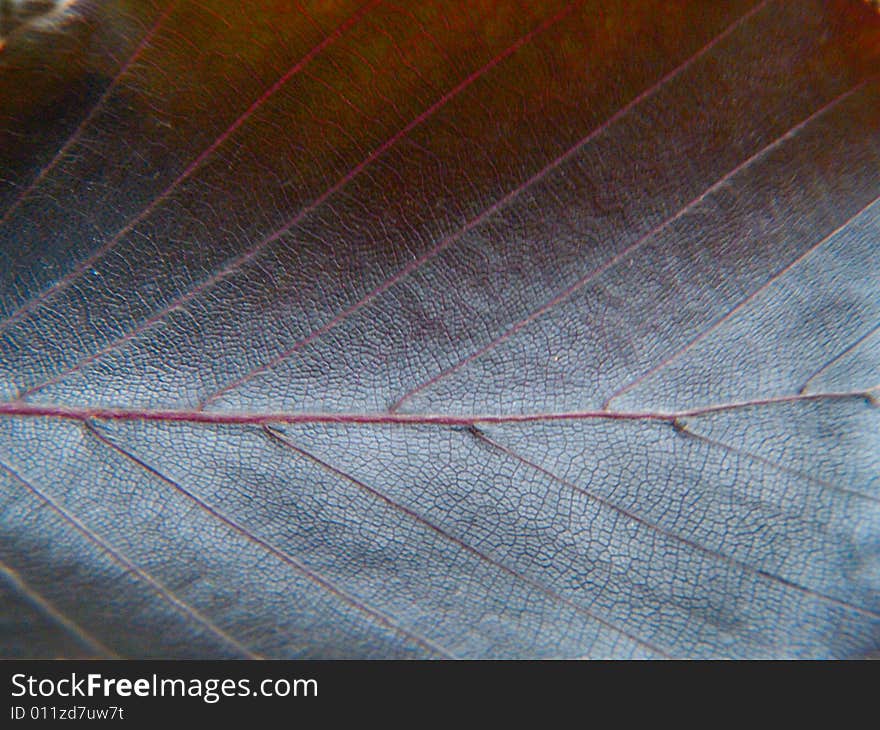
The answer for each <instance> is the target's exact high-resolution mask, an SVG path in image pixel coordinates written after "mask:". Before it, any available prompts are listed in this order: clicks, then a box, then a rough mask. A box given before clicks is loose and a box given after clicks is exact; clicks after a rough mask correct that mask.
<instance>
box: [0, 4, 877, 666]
mask: <svg viewBox="0 0 880 730" xmlns="http://www.w3.org/2000/svg"><path fill="white" fill-rule="evenodd" d="M5 43H6V47H5V50H4V51H3V55H2V56H0V95H2V98H3V100H4V101H3V113H2V125H0V160H2V162H0V169H2V171H3V173H2V179H3V186H2V189H0V211H2V212H0V236H2V240H3V244H2V249H0V253H2V255H0V294H2V298H0V299H2V304H0V316H2V323H0V335H2V336H0V397H2V401H3V402H2V404H0V430H2V441H0V463H2V466H0V484H2V492H0V499H2V502H0V561H2V564H3V566H4V567H3V570H2V573H0V585H2V591H3V592H2V594H0V595H2V603H0V613H2V616H3V621H4V623H3V629H2V631H0V637H2V651H3V655H4V656H89V655H95V656H114V655H116V656H128V657H242V656H264V657H324V658H327V657H355V658H393V657H412V658H418V657H483V658H496V657H499V658H500V657H530V658H545V657H664V656H666V657H804V658H808V657H855V656H863V655H866V654H869V653H871V652H876V651H877V649H878V648H880V477H878V463H880V462H878V455H880V451H878V446H880V440H878V439H880V436H878V434H880V427H878V423H880V419H878V409H877V389H876V386H877V385H878V382H880V380H878V377H877V376H878V371H880V368H878V365H880V335H878V334H877V333H878V329H877V327H878V321H880V298H878V296H877V291H878V286H877V284H878V281H880V279H878V275H880V258H878V256H877V254H876V251H877V245H876V242H877V237H878V232H880V202H877V201H878V196H880V79H878V76H877V68H878V67H880V66H878V60H880V16H878V15H877V13H876V12H875V11H874V10H873V9H872V8H871V7H869V4H867V3H859V2H855V1H853V2H849V1H844V0H839V1H838V0H830V1H829V2H799V3H788V2H749V1H731V2H722V3H693V2H673V3H669V2H664V3H660V2H640V3H632V2H610V3H609V2H605V3H599V2H583V3H572V4H566V3H564V2H553V1H550V0H547V1H545V2H541V3H517V2H486V3H483V2H473V0H472V1H471V2H468V3H463V2H462V3H450V2H442V3H441V2H428V1H426V2H422V3H418V4H416V5H415V6H405V5H399V4H393V3H389V2H378V1H377V0H374V1H373V2H367V3H365V4H360V3H358V2H335V3H324V2H315V3H309V2H304V3H303V4H302V5H301V6H300V5H295V4H287V3H278V2H268V1H263V2H249V3H234V2H226V1H225V0H211V1H210V2H204V1H203V2H188V1H187V0H180V1H179V2H159V1H157V2H125V1H123V0H118V1H115V2H114V1H108V2H104V3H86V2H80V3H61V4H59V5H58V7H57V8H56V9H55V10H53V11H52V12H51V13H50V14H49V15H46V16H42V15H41V16H38V17H36V18H35V19H31V20H29V21H28V22H26V23H23V24H21V25H19V26H18V27H17V28H16V29H15V30H14V31H13V32H11V33H9V35H8V37H7V38H6V40H5Z"/></svg>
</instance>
